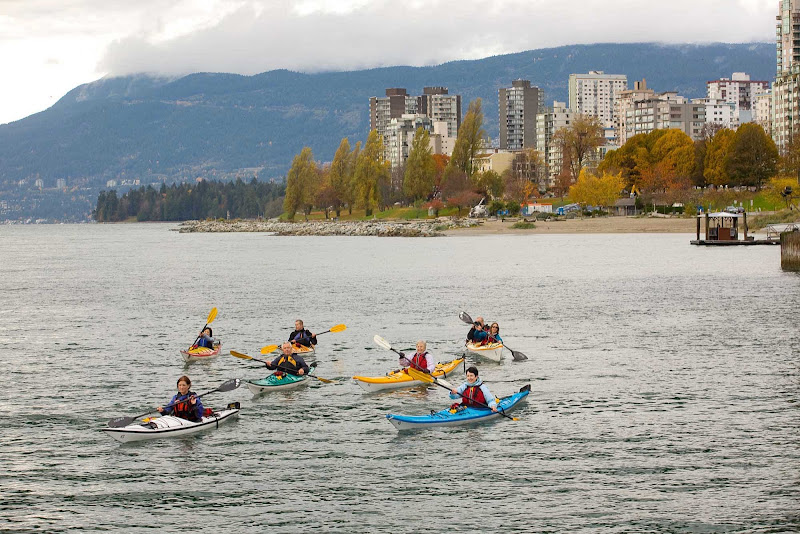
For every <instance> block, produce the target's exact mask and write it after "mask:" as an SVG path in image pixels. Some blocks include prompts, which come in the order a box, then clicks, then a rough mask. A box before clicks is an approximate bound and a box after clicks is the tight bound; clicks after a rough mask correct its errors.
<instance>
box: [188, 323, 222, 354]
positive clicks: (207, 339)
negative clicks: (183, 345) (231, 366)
mask: <svg viewBox="0 0 800 534" xmlns="http://www.w3.org/2000/svg"><path fill="white" fill-rule="evenodd" d="M217 343H219V341H217V339H215V338H214V337H212V334H211V327H210V326H207V327H205V329H203V331H202V332H200V335H199V336H198V337H197V343H195V344H194V345H193V347H207V348H209V349H213V348H214V345H216V344H217Z"/></svg>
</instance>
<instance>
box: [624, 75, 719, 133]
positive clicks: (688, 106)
mask: <svg viewBox="0 0 800 534" xmlns="http://www.w3.org/2000/svg"><path fill="white" fill-rule="evenodd" d="M705 122H706V110H705V104H704V103H702V101H695V102H689V100H688V99H686V98H685V97H683V96H678V94H677V93H675V92H672V91H667V92H665V93H658V94H656V93H655V91H653V90H652V89H648V88H647V84H646V82H645V81H644V80H642V81H641V82H634V88H633V89H632V90H630V91H623V92H622V93H620V95H619V98H618V100H617V128H616V133H617V139H618V140H619V143H620V144H624V143H625V142H627V141H628V139H630V138H631V137H633V136H634V135H638V134H647V133H650V132H652V131H653V130H664V129H677V130H682V131H683V132H684V133H686V135H688V136H689V137H691V138H692V139H695V140H697V139H700V138H701V137H702V135H703V127H704V126H705Z"/></svg>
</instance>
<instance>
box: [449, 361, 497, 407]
mask: <svg viewBox="0 0 800 534" xmlns="http://www.w3.org/2000/svg"><path fill="white" fill-rule="evenodd" d="M450 398H451V399H459V398H460V399H461V406H465V407H467V406H469V407H473V408H486V406H487V405H488V406H489V408H490V409H491V410H492V411H493V412H496V411H497V401H496V400H495V398H494V395H492V392H491V391H489V387H488V386H487V385H486V384H484V383H483V381H482V380H481V379H480V378H478V368H477V367H475V366H474V365H473V366H472V367H470V368H469V369H467V381H466V382H464V383H463V384H461V385H460V386H458V388H456V389H451V390H450ZM456 406H458V403H456V404H454V405H453V407H456Z"/></svg>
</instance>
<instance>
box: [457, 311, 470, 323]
mask: <svg viewBox="0 0 800 534" xmlns="http://www.w3.org/2000/svg"><path fill="white" fill-rule="evenodd" d="M458 318H459V319H461V320H462V321H464V322H465V323H467V324H472V317H470V316H469V314H468V313H467V312H465V311H462V312H461V313H459V314H458Z"/></svg>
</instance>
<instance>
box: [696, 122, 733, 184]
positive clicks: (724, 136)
mask: <svg viewBox="0 0 800 534" xmlns="http://www.w3.org/2000/svg"><path fill="white" fill-rule="evenodd" d="M733 136H734V133H733V130H730V129H728V128H724V129H722V130H719V131H718V132H717V133H716V134H714V137H713V138H711V142H709V143H708V146H707V147H706V158H705V164H704V167H705V170H704V171H703V177H704V178H705V179H706V183H707V184H712V185H728V183H730V181H731V178H730V176H728V170H727V168H726V166H725V161H726V160H727V159H728V152H730V148H731V142H732V141H733Z"/></svg>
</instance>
